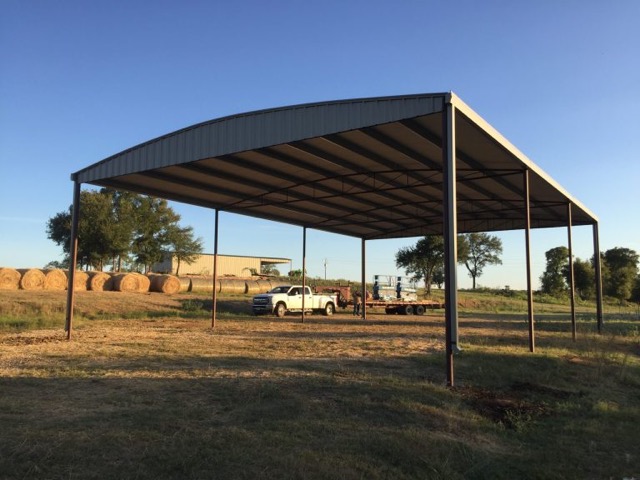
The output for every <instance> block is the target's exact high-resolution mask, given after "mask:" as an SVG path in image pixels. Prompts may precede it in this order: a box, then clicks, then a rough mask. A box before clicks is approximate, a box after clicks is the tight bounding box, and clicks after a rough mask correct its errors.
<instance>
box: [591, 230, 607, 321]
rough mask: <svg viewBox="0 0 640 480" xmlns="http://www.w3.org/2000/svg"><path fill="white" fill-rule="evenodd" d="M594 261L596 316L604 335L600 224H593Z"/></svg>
mask: <svg viewBox="0 0 640 480" xmlns="http://www.w3.org/2000/svg"><path fill="white" fill-rule="evenodd" d="M593 250H594V254H593V260H594V268H595V274H596V275H595V277H596V315H597V321H598V333H602V326H603V324H604V320H603V318H602V317H603V315H602V262H601V258H600V235H599V233H598V222H595V223H594V224H593Z"/></svg>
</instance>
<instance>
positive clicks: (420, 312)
mask: <svg viewBox="0 0 640 480" xmlns="http://www.w3.org/2000/svg"><path fill="white" fill-rule="evenodd" d="M415 313H416V315H424V306H422V305H416V309H415Z"/></svg>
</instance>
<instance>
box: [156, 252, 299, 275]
mask: <svg viewBox="0 0 640 480" xmlns="http://www.w3.org/2000/svg"><path fill="white" fill-rule="evenodd" d="M283 264H286V265H287V267H285V268H287V269H288V268H289V266H290V265H291V259H290V258H272V257H243V256H239V255H218V275H220V276H235V277H250V276H251V275H255V274H259V273H262V272H263V271H264V267H265V266H266V265H283ZM178 267H179V268H180V270H179V271H178ZM276 268H277V267H276ZM279 270H281V273H286V272H283V271H282V270H283V269H282V268H281V269H279ZM151 271H153V272H156V273H172V274H174V275H177V274H178V273H179V274H180V275H212V274H213V254H212V253H203V254H202V255H200V256H199V257H198V258H197V259H196V260H195V261H193V262H192V263H190V264H188V263H186V262H184V261H182V262H180V264H178V259H177V258H176V257H175V255H173V254H172V253H171V252H167V253H166V254H165V256H164V259H163V261H162V262H160V263H156V264H154V265H153V266H152V267H151Z"/></svg>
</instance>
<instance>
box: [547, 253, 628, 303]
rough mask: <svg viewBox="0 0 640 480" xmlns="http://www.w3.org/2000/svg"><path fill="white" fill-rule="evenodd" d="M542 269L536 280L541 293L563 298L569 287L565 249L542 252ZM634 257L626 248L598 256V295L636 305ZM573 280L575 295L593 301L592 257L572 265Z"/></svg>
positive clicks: (576, 260)
mask: <svg viewBox="0 0 640 480" xmlns="http://www.w3.org/2000/svg"><path fill="white" fill-rule="evenodd" d="M545 257H546V267H545V271H544V273H543V274H542V276H541V277H540V284H541V288H540V289H541V291H542V292H543V293H547V294H549V295H553V296H560V295H566V294H567V293H568V292H569V291H570V289H571V287H570V285H571V276H570V275H571V274H570V264H569V249H568V248H567V247H562V246H561V247H555V248H552V249H550V250H547V251H546V252H545ZM639 259H640V257H639V256H638V254H637V253H636V252H635V251H634V250H631V249H629V248H623V247H615V248H611V249H609V250H607V251H605V252H601V253H600V264H601V267H602V293H603V295H606V296H608V297H612V298H615V299H617V300H619V301H621V302H624V301H633V302H640V275H639V270H638V261H639ZM573 279H574V288H575V293H576V295H577V296H578V297H579V298H581V299H582V300H593V299H594V298H595V296H596V290H595V262H594V257H591V259H589V260H583V259H580V258H576V259H574V261H573Z"/></svg>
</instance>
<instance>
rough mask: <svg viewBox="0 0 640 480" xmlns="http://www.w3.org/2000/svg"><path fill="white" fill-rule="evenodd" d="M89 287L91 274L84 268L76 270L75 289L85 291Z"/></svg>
mask: <svg viewBox="0 0 640 480" xmlns="http://www.w3.org/2000/svg"><path fill="white" fill-rule="evenodd" d="M87 288H89V274H88V273H87V272H83V271H82V270H76V271H75V273H74V274H73V289H74V290H75V291H76V292H84V291H85V290H87Z"/></svg>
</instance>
